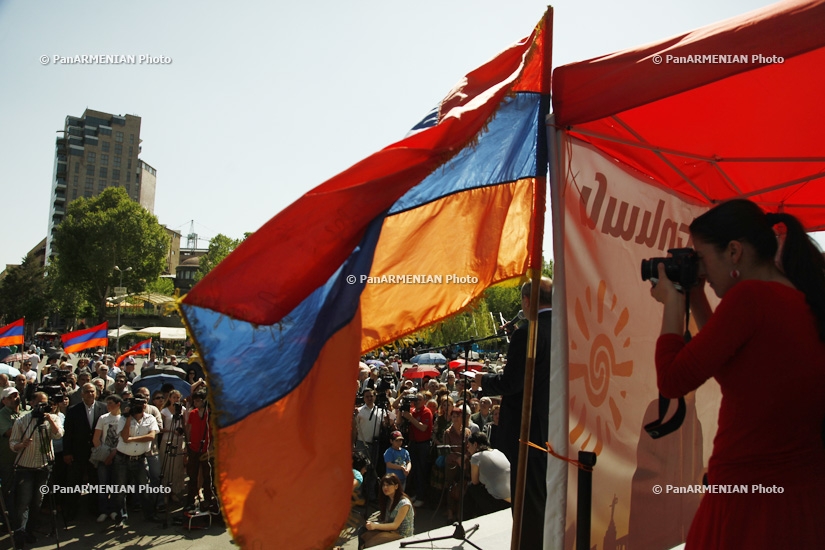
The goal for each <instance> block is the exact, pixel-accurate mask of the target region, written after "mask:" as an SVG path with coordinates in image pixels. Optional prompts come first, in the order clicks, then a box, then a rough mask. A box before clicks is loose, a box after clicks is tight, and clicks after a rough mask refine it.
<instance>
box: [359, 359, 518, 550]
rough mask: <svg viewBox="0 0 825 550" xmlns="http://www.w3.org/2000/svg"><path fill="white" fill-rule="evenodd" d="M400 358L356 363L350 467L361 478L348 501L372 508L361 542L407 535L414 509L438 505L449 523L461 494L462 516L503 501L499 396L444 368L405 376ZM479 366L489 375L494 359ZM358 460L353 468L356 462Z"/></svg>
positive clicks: (506, 488) (506, 492)
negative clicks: (376, 513)
mask: <svg viewBox="0 0 825 550" xmlns="http://www.w3.org/2000/svg"><path fill="white" fill-rule="evenodd" d="M401 361H402V360H401V357H400V356H396V357H393V358H388V362H390V363H395V364H396V367H397V368H393V365H392V364H390V365H381V366H375V367H374V368H369V367H368V368H362V369H361V374H360V377H359V381H358V387H357V400H358V403H359V404H358V405H357V406H356V408H355V410H354V413H353V429H352V434H353V450H354V453H355V455H354V463H353V464H354V465H353V469H354V473H355V472H358V473H360V476H361V478H362V479H363V482H362V483H359V485H360V499H356V500H357V501H358V502H359V503H361V502H363V503H364V504H370V503H372V504H374V506H375V507H376V509H377V510H378V511H379V513H380V517H379V521H378V522H377V523H373V522H367V523H366V524H365V526H364V527H363V528H362V534H361V536H360V540H361V543H362V544H363V547H370V546H373V545H376V544H380V543H384V542H387V541H389V540H395V539H399V538H403V537H406V536H409V535H411V534H412V530H413V521H414V520H413V518H414V515H415V509H416V508H421V507H425V506H426V507H431V508H436V509H440V510H443V514H444V517H445V519H447V520H449V521H452V520H454V519H456V518H457V517H458V511H459V503H460V499H461V498H462V495H464V499H463V504H464V514H463V516H464V519H469V518H471V517H476V516H478V515H483V514H487V513H490V512H492V511H496V510H500V509H503V508H506V507H508V506H509V503H510V500H511V498H510V463H509V461H508V459H507V458H506V457H505V456H504V455H503V454H502V453H501V452H500V451H499V450H496V449H495V443H494V442H495V441H497V438H498V432H497V428H498V423H499V410H500V407H501V405H500V403H501V396H500V395H497V396H492V397H491V396H485V395H483V389H482V388H481V387H480V386H479V385H478V383H477V382H476V377H475V376H472V377H471V378H472V380H471V381H470V383H465V377H464V376H461V374H459V375H458V376H457V375H456V372H455V371H453V370H451V369H448V368H445V369H444V370H443V372H442V373H441V375H440V376H437V377H432V378H431V377H424V378H420V379H415V380H412V379H406V378H405V377H404V376H403V373H402V363H401ZM485 368H486V369H487V370H488V371H490V372H492V373H495V372H496V369H498V371H500V370H501V365H494V364H493V363H492V362H490V361H488V362H487V366H486V367H485ZM399 374H400V376H399ZM473 374H474V373H473ZM361 403H362V404H361ZM462 413H463V414H462ZM462 450H463V451H464V460H463V461H462V459H461V457H462ZM488 457H492V459H488ZM365 458H366V462H367V464H368V467H367V468H366V470H364V472H363V473H361V470H362V469H363V468H359V467H356V464H363V463H364V461H365ZM358 473H355V476H356V478H358V477H359V474H358ZM408 495H412V496H408Z"/></svg>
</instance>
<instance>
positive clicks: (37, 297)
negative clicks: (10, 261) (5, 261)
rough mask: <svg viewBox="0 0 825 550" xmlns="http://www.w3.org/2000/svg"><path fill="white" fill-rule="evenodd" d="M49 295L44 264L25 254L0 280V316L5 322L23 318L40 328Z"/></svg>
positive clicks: (46, 311) (47, 310)
mask: <svg viewBox="0 0 825 550" xmlns="http://www.w3.org/2000/svg"><path fill="white" fill-rule="evenodd" d="M50 294H51V293H50V291H49V286H48V282H47V280H46V273H45V270H44V269H43V266H41V265H40V264H39V262H38V261H37V260H36V259H34V258H33V257H31V256H26V257H25V258H23V262H22V263H21V264H20V265H18V266H14V267H11V268H9V269H8V270H7V271H6V276H5V277H4V278H3V280H2V281H0V315H2V316H3V317H5V322H6V323H10V322H12V321H16V320H17V319H19V318H21V317H25V318H26V324H27V325H29V326H34V327H35V328H39V327H40V326H41V322H42V321H43V319H44V318H45V317H46V316H47V315H48V314H49V311H50V301H49V295H50ZM0 324H3V323H0Z"/></svg>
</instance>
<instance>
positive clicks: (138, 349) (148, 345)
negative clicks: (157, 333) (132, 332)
mask: <svg viewBox="0 0 825 550" xmlns="http://www.w3.org/2000/svg"><path fill="white" fill-rule="evenodd" d="M151 351H152V339H151V338H149V339H148V340H144V341H143V342H138V343H137V344H135V345H134V346H132V347H131V348H129V349H127V350H126V351H125V352H123V353H122V354H121V355H119V356H118V358H117V361H115V365H116V366H118V367H119V366H120V363H121V362H122V361H123V360H124V359H126V358H127V357H131V356H133V355H149V353H151Z"/></svg>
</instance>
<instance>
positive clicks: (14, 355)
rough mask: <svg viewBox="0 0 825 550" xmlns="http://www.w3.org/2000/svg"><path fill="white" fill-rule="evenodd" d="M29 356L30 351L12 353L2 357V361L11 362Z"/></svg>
mask: <svg viewBox="0 0 825 550" xmlns="http://www.w3.org/2000/svg"><path fill="white" fill-rule="evenodd" d="M28 358H29V354H28V353H12V354H10V355H6V356H5V357H3V358H2V359H0V361H2V362H3V363H11V362H13V361H23V360H25V359H28Z"/></svg>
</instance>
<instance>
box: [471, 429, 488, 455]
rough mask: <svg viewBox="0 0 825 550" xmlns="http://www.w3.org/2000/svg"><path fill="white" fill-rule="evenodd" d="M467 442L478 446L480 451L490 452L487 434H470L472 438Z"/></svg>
mask: <svg viewBox="0 0 825 550" xmlns="http://www.w3.org/2000/svg"><path fill="white" fill-rule="evenodd" d="M467 442H468V443H476V444H478V450H479V451H489V450H490V441H489V440H488V439H487V434H485V433H484V432H476V433H474V434H470V437H469V439H467Z"/></svg>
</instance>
